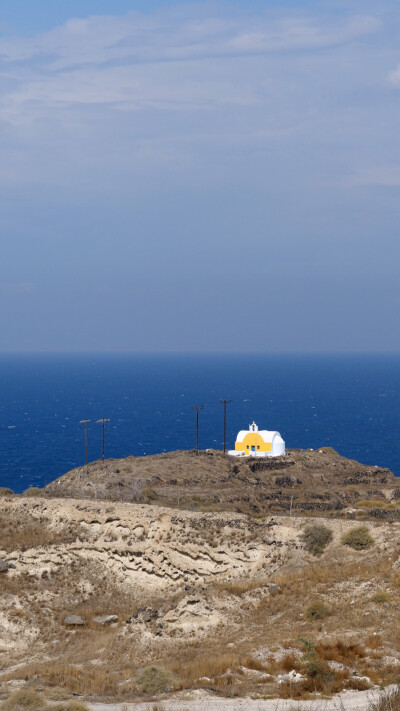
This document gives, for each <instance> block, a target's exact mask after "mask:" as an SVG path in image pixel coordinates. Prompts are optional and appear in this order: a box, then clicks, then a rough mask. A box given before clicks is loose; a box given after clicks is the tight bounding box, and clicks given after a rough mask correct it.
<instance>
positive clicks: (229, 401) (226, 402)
mask: <svg viewBox="0 0 400 711" xmlns="http://www.w3.org/2000/svg"><path fill="white" fill-rule="evenodd" d="M231 402H232V400H220V403H221V405H222V404H223V405H224V454H225V453H226V406H227V405H229V403H231Z"/></svg>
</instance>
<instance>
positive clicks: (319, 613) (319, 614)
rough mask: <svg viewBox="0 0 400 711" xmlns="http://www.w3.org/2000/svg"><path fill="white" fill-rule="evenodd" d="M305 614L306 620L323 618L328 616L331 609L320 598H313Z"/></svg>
mask: <svg viewBox="0 0 400 711" xmlns="http://www.w3.org/2000/svg"><path fill="white" fill-rule="evenodd" d="M305 614H306V617H307V619H308V620H324V619H325V617H329V615H331V614H332V613H331V609H330V608H329V607H327V605H325V604H324V603H323V602H322V601H321V600H314V602H311V603H310V604H309V606H308V607H307V609H306V613H305Z"/></svg>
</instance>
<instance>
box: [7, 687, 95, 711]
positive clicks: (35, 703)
mask: <svg viewBox="0 0 400 711" xmlns="http://www.w3.org/2000/svg"><path fill="white" fill-rule="evenodd" d="M0 711H88V707H87V706H86V704H83V703H82V702H81V701H75V700H72V701H71V700H70V701H67V702H65V703H58V704H49V703H48V701H47V700H46V699H45V698H44V696H42V694H38V693H37V691H34V690H33V689H29V688H26V689H19V690H18V691H14V693H12V694H11V695H10V696H9V697H8V699H6V700H5V701H3V702H2V703H1V704H0Z"/></svg>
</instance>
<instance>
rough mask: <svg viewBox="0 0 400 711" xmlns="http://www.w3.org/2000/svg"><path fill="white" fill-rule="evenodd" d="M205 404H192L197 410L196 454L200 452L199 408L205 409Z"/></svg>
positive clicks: (193, 408)
mask: <svg viewBox="0 0 400 711" xmlns="http://www.w3.org/2000/svg"><path fill="white" fill-rule="evenodd" d="M203 409H204V405H194V406H193V405H192V410H196V454H198V453H199V410H203Z"/></svg>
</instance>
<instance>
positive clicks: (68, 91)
mask: <svg viewBox="0 0 400 711" xmlns="http://www.w3.org/2000/svg"><path fill="white" fill-rule="evenodd" d="M197 13H198V17H196V8H193V7H192V8H191V10H190V11H188V10H186V11H185V12H183V11H181V12H179V13H174V12H170V13H165V12H164V13H158V14H155V15H152V16H141V15H139V14H136V13H130V14H128V15H126V16H125V17H91V18H88V19H83V20H78V19H71V20H69V21H68V22H67V23H65V24H64V25H63V26H61V27H57V28H55V29H54V30H52V31H50V32H46V33H43V34H42V35H39V36H37V37H34V38H18V37H4V38H2V39H1V40H0V82H1V83H0V96H1V97H2V98H1V103H0V119H1V118H2V119H3V120H10V121H13V122H15V121H18V120H21V121H23V122H25V121H26V120H27V118H29V116H36V115H37V114H38V112H40V111H41V110H43V109H44V110H48V109H49V108H50V109H55V108H65V106H73V105H82V104H83V105H85V104H86V105H93V104H104V105H109V106H111V107H113V108H120V109H124V110H137V109H139V108H148V107H159V108H163V109H166V108H169V109H172V108H173V109H175V110H182V109H187V108H190V109H192V108H201V107H202V106H207V107H212V106H221V105H225V104H227V103H230V104H232V105H248V104H249V103H257V102H258V101H259V99H260V94H259V91H258V89H257V88H255V87H254V84H253V86H252V85H251V83H249V82H243V83H241V82H240V77H238V76H236V77H235V76H234V75H232V74H230V71H232V69H233V70H234V68H232V67H231V68H230V70H229V69H228V70H227V67H226V66H223V64H221V62H223V61H224V59H225V60H227V59H230V60H234V59H235V58H236V59H237V60H240V58H243V57H246V56H257V55H271V54H274V53H282V52H304V51H308V52H310V51H311V52H318V51H321V50H326V49H328V48H332V47H336V46H341V45H346V44H349V43H352V42H354V41H355V40H361V39H362V38H364V37H366V36H368V35H371V34H373V33H376V32H377V31H378V30H379V28H380V21H379V20H378V19H377V18H375V17H372V16H356V17H349V18H347V19H345V20H342V21H340V22H338V21H336V22H335V23H332V20H331V19H330V21H329V22H327V21H326V20H325V21H322V20H321V21H319V22H318V21H317V20H315V19H312V18H303V19H299V18H298V17H296V18H293V19H290V18H285V19H281V20H277V19H276V18H274V19H273V18H272V17H271V18H269V17H268V15H260V16H256V17H255V16H254V15H244V16H243V15H241V16H240V17H233V18H231V19H230V18H229V17H204V12H200V10H199V9H198V11H197ZM193 61H197V62H199V63H201V65H202V67H203V69H202V70H199V69H198V68H197V69H196V68H192V69H191V70H189V69H188V68H187V67H188V62H193ZM163 65H164V66H163ZM168 65H169V66H168ZM201 71H203V77H202V76H201ZM204 73H205V74H206V76H205V77H204Z"/></svg>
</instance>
